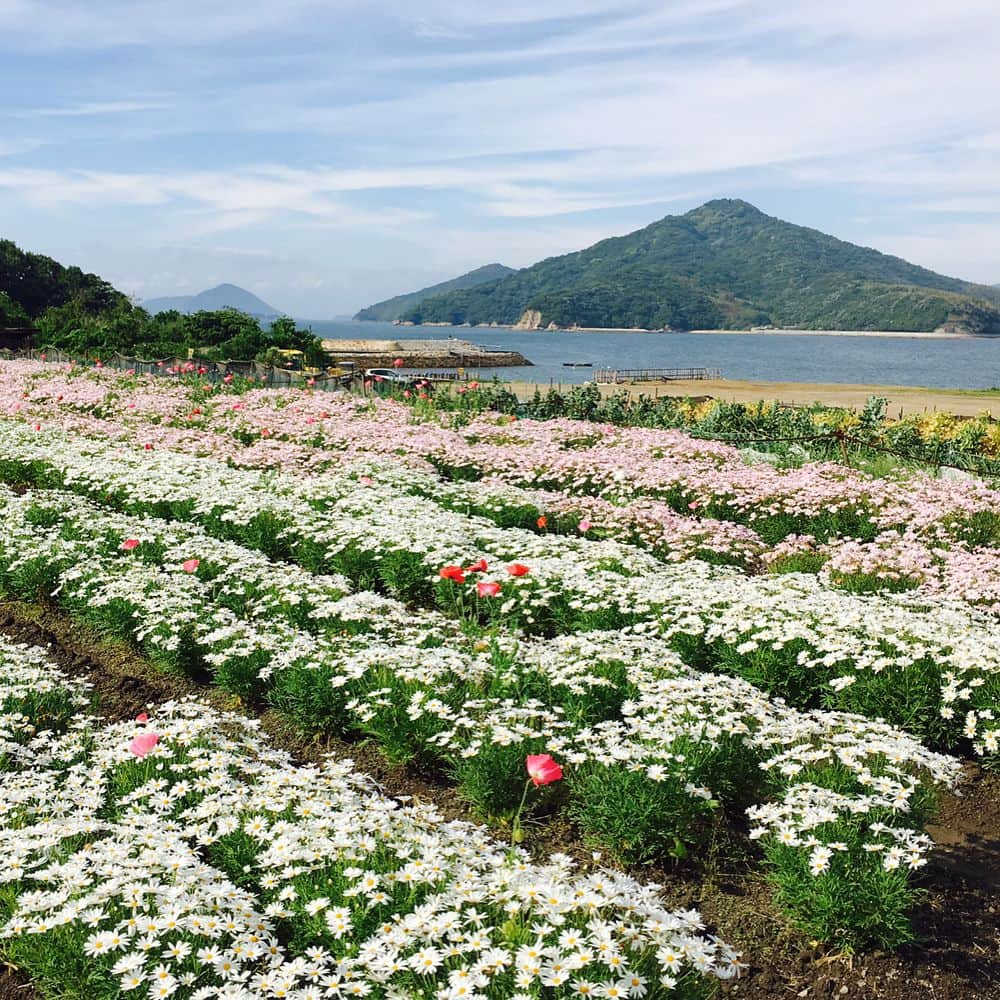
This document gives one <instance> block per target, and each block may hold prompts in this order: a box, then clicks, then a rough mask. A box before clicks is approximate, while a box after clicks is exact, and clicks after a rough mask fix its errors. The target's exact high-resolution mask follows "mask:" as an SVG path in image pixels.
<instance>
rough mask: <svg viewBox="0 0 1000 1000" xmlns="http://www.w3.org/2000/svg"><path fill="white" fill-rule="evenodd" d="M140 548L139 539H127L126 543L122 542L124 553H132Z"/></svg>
mask: <svg viewBox="0 0 1000 1000" xmlns="http://www.w3.org/2000/svg"><path fill="white" fill-rule="evenodd" d="M138 547H139V539H138V538H126V539H125V541H124V542H122V551H123V552H131V551H132V550H133V549H137V548H138Z"/></svg>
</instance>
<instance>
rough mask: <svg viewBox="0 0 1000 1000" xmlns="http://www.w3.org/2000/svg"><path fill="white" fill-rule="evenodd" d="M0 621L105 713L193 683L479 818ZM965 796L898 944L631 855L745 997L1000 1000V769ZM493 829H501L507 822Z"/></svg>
mask: <svg viewBox="0 0 1000 1000" xmlns="http://www.w3.org/2000/svg"><path fill="white" fill-rule="evenodd" d="M0 633H2V634H3V635H5V636H6V637H8V638H10V639H12V640H14V641H18V642H26V643H31V644H32V645H36V646H41V647H43V648H47V649H48V650H49V654H50V656H51V657H52V659H53V660H54V661H55V662H56V663H58V664H59V666H60V667H61V668H62V669H63V670H64V671H65V672H66V673H68V674H71V675H73V676H77V677H83V678H85V679H87V680H89V681H90V682H91V683H92V684H93V685H94V686H95V690H96V694H97V697H98V711H99V713H100V714H101V715H102V716H104V717H106V718H108V719H111V720H119V719H127V718H132V717H133V716H134V715H135V714H136V713H137V712H140V711H142V710H143V709H144V708H150V707H154V706H155V705H156V704H158V703H161V702H163V701H168V700H170V699H172V698H180V697H184V696H186V695H191V694H197V695H198V696H199V697H201V698H202V699H203V700H205V701H207V702H209V703H211V704H212V705H214V706H215V707H217V708H219V709H224V710H238V711H242V712H245V713H246V712H249V713H251V714H256V715H257V716H258V717H260V718H261V719H262V723H263V728H264V730H265V732H267V734H268V735H269V737H270V739H271V740H272V742H273V743H274V745H275V746H277V747H279V748H282V749H285V750H287V751H289V752H290V753H291V754H292V755H293V756H294V757H295V758H296V759H297V760H300V761H307V760H317V759H319V758H321V757H322V756H324V755H326V754H333V755H334V756H336V757H339V758H342V759H343V758H348V757H349V758H351V759H353V760H354V761H355V762H356V763H357V764H358V767H359V769H360V770H362V771H364V772H365V773H367V774H370V775H371V776H372V777H374V778H375V779H376V780H377V781H378V782H379V783H380V784H381V785H382V786H383V787H384V789H385V791H386V792H387V793H388V794H390V795H394V796H396V797H407V796H408V797H410V798H412V799H413V800H416V801H423V802H429V803H432V804H433V805H435V806H436V807H437V809H438V810H439V811H440V812H441V813H442V814H443V815H444V816H445V817H446V818H448V819H473V817H471V816H470V815H469V814H468V812H467V811H466V810H465V809H464V807H463V803H462V802H461V800H460V799H459V798H458V796H457V795H456V794H455V792H454V790H453V789H452V788H450V787H448V786H447V785H446V784H444V783H443V782H442V781H440V780H437V778H436V777H435V776H433V775H423V774H420V773H415V772H413V771H411V770H410V769H407V768H403V767H394V766H390V765H388V764H386V763H385V761H384V760H383V758H382V757H381V756H380V755H379V754H378V753H377V752H376V751H375V750H374V748H372V747H369V746H367V745H365V744H362V743H349V742H345V741H342V740H339V739H335V738H326V737H323V738H311V737H308V736H304V735H303V734H302V733H300V732H297V731H296V730H294V729H293V728H292V727H291V726H290V725H289V724H288V723H286V722H285V721H284V720H283V719H282V718H280V717H279V716H277V715H276V714H275V713H273V712H267V711H265V710H264V709H263V708H262V707H261V706H246V705H241V704H240V702H239V700H238V699H235V698H233V697H232V696H229V695H226V694H225V693H223V692H220V691H218V690H213V689H211V688H206V687H205V686H204V685H200V684H198V683H197V682H195V681H194V680H191V679H190V678H187V677H182V676H178V675H173V674H166V673H164V672H162V671H160V670H157V669H156V668H155V667H154V666H152V665H151V664H150V663H149V662H148V661H146V660H145V659H143V658H142V657H141V656H139V655H138V654H137V653H136V652H135V651H134V650H132V649H131V648H130V647H129V646H127V645H126V644H124V643H119V642H109V641H107V640H105V639H104V638H102V637H101V636H100V635H98V634H97V633H96V632H94V631H92V630H90V629H87V628H84V627H81V626H80V625H78V624H77V623H75V622H73V621H71V620H70V619H69V618H67V617H66V616H65V615H63V614H62V613H60V612H59V611H58V610H56V609H54V608H52V607H48V606H40V605H30V604H23V603H19V602H13V601H3V602H0ZM966 779H967V780H966V782H965V785H964V789H963V795H962V796H960V797H959V796H954V795H946V796H944V800H943V803H942V809H941V814H940V816H939V817H938V824H937V825H936V826H934V827H933V828H932V829H931V833H932V835H933V836H934V838H935V840H936V841H937V843H938V844H939V845H940V847H939V850H938V851H936V852H935V853H934V854H933V855H932V860H931V862H930V863H929V864H928V866H927V868H926V869H925V887H926V889H927V892H928V895H927V899H926V902H925V905H924V906H923V907H922V908H921V911H920V913H919V915H918V918H917V921H916V923H917V932H918V934H919V936H920V943H919V944H917V945H914V946H910V947H908V948H905V949H902V950H901V951H900V952H898V953H894V954H886V953H880V952H874V953H869V954H865V955H857V956H854V957H853V959H850V958H847V957H844V956H837V955H830V954H828V953H826V952H824V950H823V949H822V948H820V947H819V946H816V945H814V944H813V943H811V942H809V941H807V940H805V939H804V938H802V937H801V936H800V935H797V934H796V933H795V932H792V931H790V930H789V929H788V928H787V926H786V925H785V923H784V921H783V920H782V918H781V917H780V915H779V914H778V913H777V912H776V911H775V910H774V907H773V906H772V904H771V900H770V892H769V890H768V887H767V885H766V883H765V882H764V880H763V879H762V877H761V875H760V873H759V871H758V870H755V869H754V867H753V866H752V863H751V862H750V861H749V860H747V861H731V860H729V858H730V857H732V855H731V854H729V855H727V854H725V853H724V852H722V851H721V850H720V851H712V850H709V851H708V852H706V854H705V855H704V856H703V857H702V858H701V859H700V862H699V863H698V864H693V863H692V864H687V865H685V866H680V867H676V868H670V869H656V868H651V867H641V868H631V869H629V871H630V874H632V875H633V876H635V877H636V878H638V879H640V880H642V881H644V882H657V883H660V884H661V885H662V886H663V896H664V898H665V900H666V901H667V902H668V903H669V905H671V906H676V907H694V908H697V909H698V910H700V911H701V913H702V916H703V917H704V918H705V920H706V922H707V923H708V925H709V929H710V930H711V931H712V932H713V933H717V934H719V936H720V937H722V938H723V939H724V940H726V941H728V942H729V943H731V944H732V945H734V946H735V947H737V948H740V949H741V950H742V951H743V952H744V956H745V958H746V959H747V960H748V962H749V966H750V967H749V970H748V972H747V973H746V974H745V975H744V976H743V978H742V979H740V980H739V981H737V982H734V983H726V984H723V985H722V987H721V990H720V995H724V996H729V997H740V998H746V1000H787V998H790V997H807V998H816V997H820V998H824V997H850V998H858V1000H1000V775H998V774H996V773H985V772H983V771H982V770H980V769H979V768H978V767H976V766H975V765H973V764H971V763H970V764H969V765H968V768H967V775H966ZM497 835H498V836H500V837H502V836H503V832H502V831H498V832H497ZM530 839H531V841H532V846H533V848H534V849H535V850H536V852H537V853H538V856H539V857H543V856H545V855H547V854H551V853H552V852H553V851H562V852H564V853H568V854H571V855H572V856H574V857H575V858H576V859H577V860H578V861H579V862H580V864H581V866H583V867H587V866H590V865H592V864H593V859H592V857H591V855H590V852H589V850H588V849H586V847H585V846H584V845H582V844H581V843H580V842H579V840H578V839H577V837H576V836H575V833H574V831H573V829H572V828H571V827H570V825H569V824H568V823H566V822H565V820H563V819H562V818H561V817H559V816H556V817H552V818H549V819H548V820H547V821H543V825H542V826H541V827H539V828H535V829H533V831H532V833H531V834H530ZM35 997H36V994H34V992H33V990H32V989H31V987H30V985H29V984H26V983H25V981H24V980H23V978H21V977H20V976H19V974H18V973H17V971H16V970H10V969H4V968H3V966H2V965H0V1000H35Z"/></svg>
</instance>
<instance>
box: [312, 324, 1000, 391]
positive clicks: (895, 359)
mask: <svg viewBox="0 0 1000 1000" xmlns="http://www.w3.org/2000/svg"><path fill="white" fill-rule="evenodd" d="M309 325H310V326H311V327H312V330H313V332H314V333H316V334H317V335H318V336H323V337H335V338H336V337H345V338H346V337H349V338H359V339H369V340H413V339H417V340H426V339H435V340H437V339H441V340H446V339H447V338H448V336H449V334H451V335H454V337H455V338H456V339H459V340H467V341H470V342H472V343H474V344H483V345H485V346H489V347H498V348H502V349H503V350H510V351H520V352H521V354H523V355H524V356H525V357H526V358H528V359H529V360H530V361H533V362H534V365H533V366H532V367H530V368H491V369H483V370H482V372H481V374H482V375H483V377H486V378H489V377H492V376H493V375H496V376H498V377H499V378H504V379H508V378H509V379H517V380H519V381H524V382H529V383H531V382H533V383H536V384H538V385H540V386H543V387H544V386H548V385H549V384H555V383H558V382H562V383H564V384H567V383H573V382H586V381H589V380H590V379H591V378H592V377H593V373H594V372H595V371H597V370H598V369H600V368H701V367H704V368H721V369H722V374H723V377H724V378H730V379H754V380H756V379H763V380H767V381H771V382H846V383H851V382H854V383H867V384H875V385H919V386H930V387H934V388H942V389H990V388H993V387H1000V338H997V339H995V340H991V339H985V338H984V339H981V340H980V339H974V338H969V339H956V340H930V339H920V338H916V337H913V338H910V337H906V338H902V337H837V336H822V335H817V336H814V335H795V334H780V335H778V334H766V333H761V334H749V333H741V334H725V333H712V334H705V333H700V334H699V333H570V332H553V333H547V332H541V331H539V332H534V331H525V330H505V329H486V328H473V329H469V328H465V327H463V328H451V327H400V326H393V325H392V324H391V323H354V322H349V321H347V322H337V321H330V322H327V321H323V322H316V321H313V322H311V323H309ZM565 362H573V363H579V362H590V363H591V365H592V366H593V367H592V368H566V367H564V363H565Z"/></svg>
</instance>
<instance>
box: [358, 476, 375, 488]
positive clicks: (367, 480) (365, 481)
mask: <svg viewBox="0 0 1000 1000" xmlns="http://www.w3.org/2000/svg"><path fill="white" fill-rule="evenodd" d="M358 482H359V483H361V485H362V486H374V485H375V480H374V479H372V477H371V476H362V477H361V478H360V479H359V480H358Z"/></svg>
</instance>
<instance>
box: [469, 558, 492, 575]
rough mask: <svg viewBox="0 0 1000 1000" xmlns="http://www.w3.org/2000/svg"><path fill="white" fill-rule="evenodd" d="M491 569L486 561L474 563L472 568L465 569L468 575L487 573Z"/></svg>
mask: <svg viewBox="0 0 1000 1000" xmlns="http://www.w3.org/2000/svg"><path fill="white" fill-rule="evenodd" d="M488 569H489V566H488V565H487V563H486V560H485V559H480V560H479V561H478V562H474V563H473V564H472V565H471V566H466V567H465V572H466V573H485V572H486V571H487V570H488Z"/></svg>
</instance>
